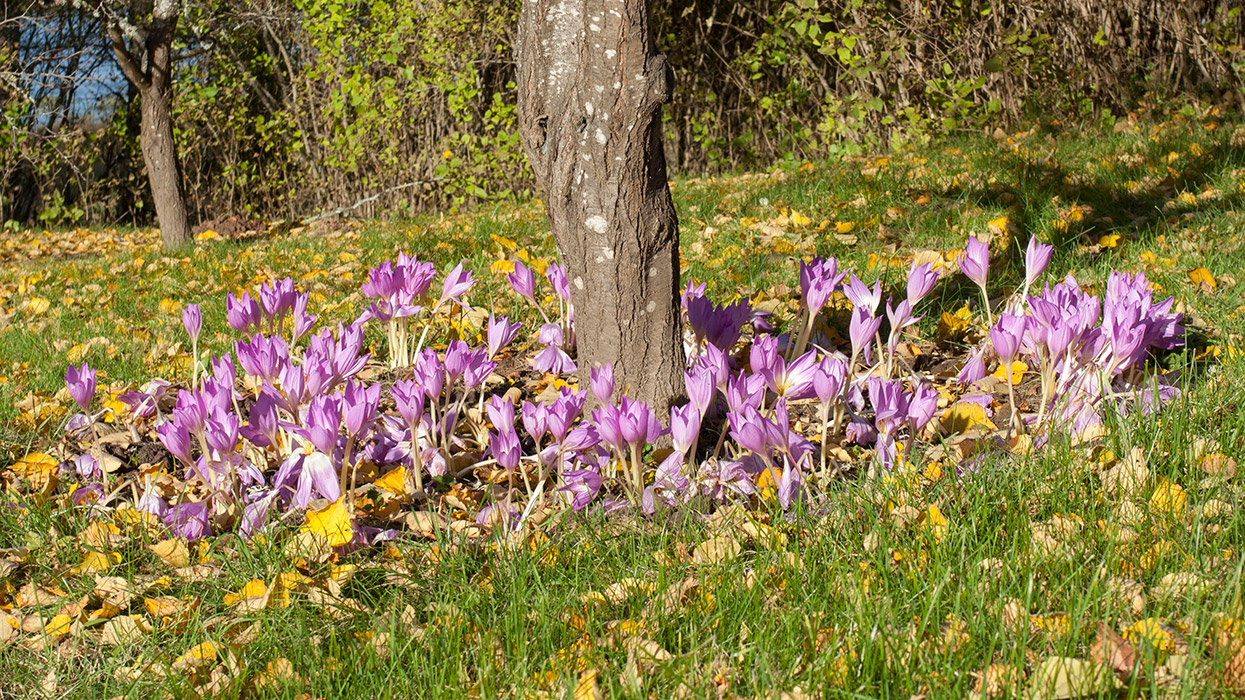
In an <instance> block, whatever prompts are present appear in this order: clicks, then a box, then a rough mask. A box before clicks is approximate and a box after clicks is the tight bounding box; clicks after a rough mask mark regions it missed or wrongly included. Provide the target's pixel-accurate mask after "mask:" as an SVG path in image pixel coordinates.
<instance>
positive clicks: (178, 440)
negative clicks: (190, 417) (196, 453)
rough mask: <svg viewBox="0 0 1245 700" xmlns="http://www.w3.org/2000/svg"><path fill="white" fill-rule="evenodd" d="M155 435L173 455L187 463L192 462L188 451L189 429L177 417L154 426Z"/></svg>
mask: <svg viewBox="0 0 1245 700" xmlns="http://www.w3.org/2000/svg"><path fill="white" fill-rule="evenodd" d="M156 435H157V436H158V437H159V438H160V444H162V445H164V448H165V449H166V450H168V451H169V452H170V453H171V454H172V455H173V456H174V457H176V458H178V459H180V460H181V461H182V462H184V463H185V464H187V465H190V464H193V463H194V459H193V457H192V456H191V452H190V431H189V430H187V429H186V426H185V425H184V423H183V421H181V420H178V419H177V417H174V418H173V420H166V421H164V422H163V423H161V424H160V425H157V426H156Z"/></svg>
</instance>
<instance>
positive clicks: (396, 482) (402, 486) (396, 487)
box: [373, 467, 406, 496]
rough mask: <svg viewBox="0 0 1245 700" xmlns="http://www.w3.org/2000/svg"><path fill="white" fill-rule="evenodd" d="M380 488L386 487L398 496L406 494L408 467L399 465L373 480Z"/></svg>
mask: <svg viewBox="0 0 1245 700" xmlns="http://www.w3.org/2000/svg"><path fill="white" fill-rule="evenodd" d="M373 483H374V484H375V485H376V488H378V489H384V490H386V491H388V492H389V493H392V494H394V495H396V496H405V495H406V467H398V468H397V469H394V470H392V471H390V472H388V473H387V474H385V475H384V476H382V477H381V478H379V479H377V480H376V481H375V482H373Z"/></svg>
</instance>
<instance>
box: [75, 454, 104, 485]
mask: <svg viewBox="0 0 1245 700" xmlns="http://www.w3.org/2000/svg"><path fill="white" fill-rule="evenodd" d="M73 465H74V471H75V472H77V473H78V476H80V477H82V478H83V479H86V480H88V481H90V480H93V479H98V478H99V477H101V476H103V474H104V470H102V469H100V467H99V460H97V459H95V458H94V457H92V456H91V455H90V454H81V455H78V456H77V457H74V460H73Z"/></svg>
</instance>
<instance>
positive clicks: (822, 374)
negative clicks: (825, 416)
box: [813, 355, 847, 406]
mask: <svg viewBox="0 0 1245 700" xmlns="http://www.w3.org/2000/svg"><path fill="white" fill-rule="evenodd" d="M846 384H847V362H846V361H845V360H843V359H842V358H838V357H831V356H830V355H827V356H825V357H824V358H822V360H821V362H819V363H818V364H817V369H816V371H814V372H813V393H814V394H816V395H817V400H818V401H820V402H821V403H822V405H823V406H829V405H830V404H832V403H834V402H836V401H838V400H839V398H840V397H841V396H843V388H844V387H845V386H846Z"/></svg>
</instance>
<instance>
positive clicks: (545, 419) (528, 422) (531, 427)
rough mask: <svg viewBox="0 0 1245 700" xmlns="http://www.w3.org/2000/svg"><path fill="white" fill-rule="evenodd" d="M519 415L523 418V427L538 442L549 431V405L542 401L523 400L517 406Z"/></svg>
mask: <svg viewBox="0 0 1245 700" xmlns="http://www.w3.org/2000/svg"><path fill="white" fill-rule="evenodd" d="M519 415H520V416H521V417H522V419H523V429H524V430H526V431H527V434H528V435H530V436H532V439H533V440H535V441H536V443H537V444H540V441H541V438H543V437H545V433H547V432H549V407H548V406H546V405H545V404H543V403H532V402H531V401H524V402H523V406H522V407H520V408H519Z"/></svg>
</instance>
